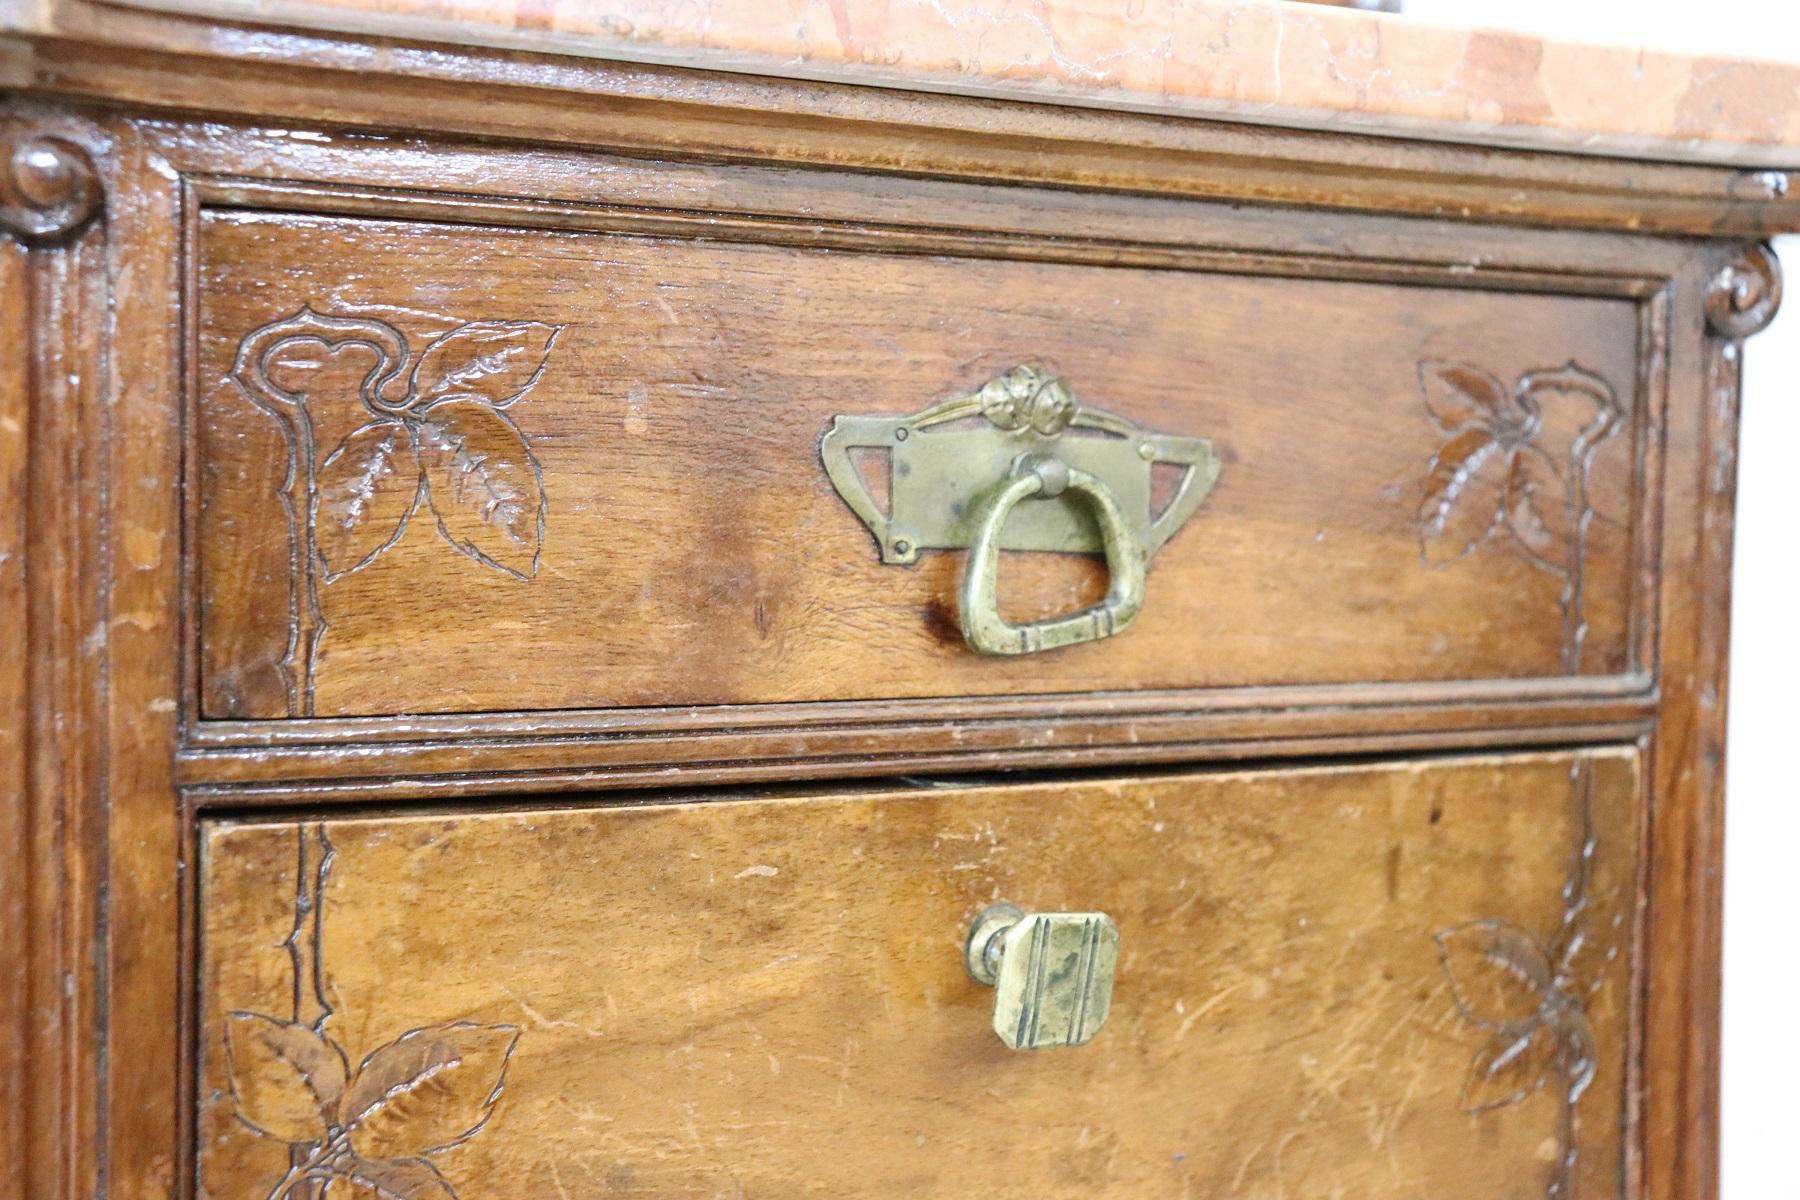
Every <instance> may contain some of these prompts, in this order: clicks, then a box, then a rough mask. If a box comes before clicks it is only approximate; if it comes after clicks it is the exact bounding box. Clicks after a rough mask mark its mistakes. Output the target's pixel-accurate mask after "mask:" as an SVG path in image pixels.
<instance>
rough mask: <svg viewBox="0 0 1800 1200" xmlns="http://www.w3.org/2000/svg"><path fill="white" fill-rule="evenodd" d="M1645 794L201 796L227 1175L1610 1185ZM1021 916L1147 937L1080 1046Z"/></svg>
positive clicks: (664, 1182) (1459, 783)
mask: <svg viewBox="0 0 1800 1200" xmlns="http://www.w3.org/2000/svg"><path fill="white" fill-rule="evenodd" d="M1639 796H1640V792H1639V784H1638V776H1637V760H1636V756H1635V755H1634V754H1632V753H1630V752H1625V751H1602V752H1594V753H1584V754H1578V755H1567V754H1555V755H1542V756H1525V757H1514V758H1505V757H1502V758H1494V759H1477V760H1472V761H1457V760H1452V761H1448V762H1443V763H1428V762H1419V763H1399V764H1394V765H1384V766H1366V767H1329V768H1318V769H1303V770H1294V771H1275V772H1263V771H1250V772H1243V773H1225V774H1213V775H1206V774H1200V775H1175V776H1161V777H1132V776H1126V777H1119V778H1101V779H1092V780H1085V781H1081V782H1077V783H1056V784H1030V785H1012V786H987V787H982V786H965V785H957V786H953V787H920V788H914V789H911V790H905V791H890V790H882V791H875V792H870V793H864V794H852V795H848V796H844V795H833V794H823V795H812V796H804V797H793V798H781V797H769V798H759V799H743V800H737V799H730V798H722V799H719V800H715V801H709V802H705V803H692V804H682V805H673V806H663V805H658V806H652V807H622V808H619V807H600V808H595V807H558V808H554V809H546V810H540V809H525V810H514V811H503V812H486V813H482V812H460V813H454V814H452V813H440V814H420V815H416V816H410V815H409V816H376V817H368V818H355V817H345V818H338V819H329V820H325V821H323V822H312V821H310V820H307V819H300V820H264V819H257V820H251V821H233V820H220V821H209V822H207V823H206V824H205V826H204V828H203V830H202V832H201V852H200V853H201V867H200V870H201V881H200V902H201V907H202V911H203V913H204V916H203V918H202V921H203V925H202V930H201V944H200V958H201V968H200V996H201V1008H200V1017H199V1027H198V1028H199V1038H200V1047H201V1056H202V1068H201V1072H200V1076H199V1079H198V1088H199V1097H200V1109H201V1119H200V1124H199V1133H200V1146H201V1160H200V1188H201V1194H202V1195H206V1196H218V1197H226V1196H242V1195H246V1194H251V1195H259V1196H260V1195H264V1194H267V1193H269V1189H270V1188H271V1187H274V1186H275V1185H276V1184H277V1182H278V1181H280V1180H281V1179H282V1178H283V1176H284V1174H285V1173H286V1171H287V1169H288V1167H289V1164H290V1145H291V1144H295V1143H298V1144H299V1149H298V1151H297V1153H296V1156H295V1161H300V1162H303V1163H313V1164H314V1166H315V1167H318V1169H319V1170H320V1172H321V1174H329V1173H330V1172H331V1170H332V1169H333V1168H329V1167H320V1166H319V1164H326V1163H331V1162H333V1161H334V1160H335V1161H338V1162H339V1163H340V1166H339V1167H338V1168H335V1169H337V1170H338V1171H339V1173H340V1174H342V1173H348V1174H350V1175H351V1176H356V1175H369V1176H379V1175H381V1174H383V1173H388V1174H394V1175H398V1174H400V1173H401V1171H402V1167H401V1165H400V1164H401V1163H402V1162H407V1163H410V1162H414V1161H420V1162H424V1163H428V1164H429V1170H431V1171H435V1172H436V1173H438V1174H439V1175H441V1178H442V1180H444V1181H446V1183H445V1184H444V1185H442V1186H443V1187H446V1188H448V1189H450V1190H453V1191H454V1192H455V1194H457V1195H462V1196H477V1195H489V1194H496V1193H502V1192H506V1193H512V1192H521V1191H529V1192H548V1193H550V1194H562V1193H564V1192H566V1193H567V1194H569V1195H607V1194H623V1195H639V1196H693V1195H714V1194H728V1195H743V1196H776V1195H786V1196H792V1195H811V1194H817V1195H832V1196H891V1195H895V1194H899V1193H905V1194H909V1195H924V1196H940V1195H941V1196H967V1195H970V1194H972V1193H979V1194H983V1195H995V1196H1019V1197H1024V1196H1040V1195H1058V1196H1061V1195H1067V1196H1077V1195H1080V1196H1093V1195H1121V1196H1124V1195H1152V1194H1155V1195H1164V1194H1168V1195H1185V1194H1189V1193H1190V1192H1191V1193H1192V1194H1194V1195H1237V1196H1253V1197H1274V1196H1279V1195H1290V1196H1291V1195H1313V1194H1319V1193H1322V1192H1330V1191H1331V1190H1334V1189H1342V1190H1343V1191H1344V1192H1345V1194H1356V1195H1363V1194H1367V1195H1377V1194H1379V1195H1414V1194H1416V1195H1430V1196H1440V1197H1463V1196H1467V1197H1481V1198H1483V1200H1494V1198H1499V1197H1535V1196H1543V1195H1564V1194H1567V1189H1568V1188H1569V1187H1570V1186H1571V1183H1572V1184H1573V1186H1574V1187H1575V1189H1576V1192H1577V1194H1592V1195H1600V1194H1607V1193H1609V1192H1611V1191H1612V1189H1614V1188H1615V1187H1616V1181H1617V1180H1618V1178H1619V1176H1620V1172H1621V1170H1622V1165H1623V1161H1624V1160H1623V1156H1624V1154H1625V1144H1624V1142H1623V1141H1622V1136H1621V1135H1622V1126H1621V1120H1620V1117H1621V1112H1622V1105H1623V1103H1624V1097H1625V1095H1626V1093H1627V1089H1628V1087H1629V1086H1630V1085H1629V1079H1630V1072H1631V1070H1632V1068H1631V1067H1630V1065H1629V1053H1628V1052H1629V1048H1630V1046H1631V1045H1632V1038H1633V1034H1632V1021H1633V1020H1634V1017H1633V1011H1634V1007H1633V1004H1632V994H1633V982H1632V981H1633V979H1634V978H1635V976H1634V971H1633V967H1632V964H1633V962H1634V961H1635V955H1634V951H1633V946H1634V945H1635V936H1636V935H1635V932H1634V929H1635V920H1634V913H1635V905H1634V896H1635V894H1636V888H1637V879H1638V869H1639V862H1640V859H1639V831H1640V826H1639V821H1640V814H1641V808H1640V802H1639ZM999 899H1008V900H1014V901H1017V902H1020V903H1022V904H1025V905H1027V906H1031V907H1035V908H1039V909H1051V910H1054V909H1067V910H1077V911H1079V910H1092V911H1101V912H1105V913H1107V914H1108V915H1110V916H1111V917H1112V918H1113V919H1114V920H1115V921H1116V922H1117V923H1118V926H1119V929H1120V935H1121V957H1120V961H1119V969H1118V974H1117V980H1116V984H1115V987H1114V993H1113V1003H1112V1012H1111V1016H1110V1018H1109V1020H1108V1022H1107V1024H1106V1025H1105V1026H1104V1027H1103V1028H1102V1029H1101V1030H1100V1032H1099V1034H1098V1035H1097V1036H1096V1037H1095V1039H1094V1040H1093V1041H1092V1042H1091V1043H1089V1044H1088V1045H1086V1046H1082V1047H1076V1048H1068V1049H1060V1050H1053V1051H1027V1052H1018V1051H1009V1050H1007V1049H1006V1048H1005V1047H1004V1046H1003V1045H1002V1044H1001V1043H1000V1041H999V1040H998V1039H997V1038H996V1037H995V1036H994V1033H993V1030H992V1028H991V1016H990V1014H991V1010H992V1005H993V993H992V992H991V991H990V990H989V989H986V988H983V987H981V986H979V985H977V984H975V983H974V982H973V981H971V980H970V979H969V977H968V976H967V974H966V973H965V969H964V966H963V961H962V947H961V941H962V938H963V935H964V933H965V931H966V930H967V928H968V926H969V923H970V921H971V920H972V919H973V917H974V916H975V914H976V913H977V912H979V911H980V910H981V909H982V908H983V907H984V906H986V905H987V904H989V903H992V902H994V901H996V900H999ZM290 934H295V936H294V937H292V938H290V937H289V935H290ZM284 943H285V944H284ZM296 971H298V972H299V974H298V982H296V978H297V977H296ZM426 1045H438V1046H441V1048H442V1053H443V1054H444V1055H445V1056H447V1057H446V1058H445V1061H446V1062H448V1064H449V1065H447V1066H442V1067H441V1068H427V1067H421V1066H419V1065H418V1064H419V1063H425V1062H437V1061H438V1060H437V1059H436V1058H433V1057H432V1056H431V1055H430V1054H427V1053H426V1052H425V1051H424V1050H423V1049H421V1047H423V1046H426ZM340 1049H341V1052H342V1054H343V1056H344V1057H343V1059H342V1060H340V1058H339V1051H340ZM415 1060H416V1061H415ZM345 1062H347V1063H348V1064H349V1066H350V1070H349V1072H348V1074H347V1075H346V1072H345V1068H344V1063H345ZM434 1070H435V1071H436V1073H432V1072H433V1071H434ZM415 1075H416V1076H420V1077H421V1078H420V1080H419V1082H417V1083H416V1084H415V1083H414V1082H413V1079H414V1076H415ZM425 1076H429V1078H424V1077H425ZM382 1092H386V1093H387V1094H388V1095H390V1096H391V1097H392V1099H391V1101H390V1104H391V1105H392V1107H391V1108H383V1109H379V1110H377V1111H375V1112H371V1113H370V1115H369V1116H367V1117H361V1116H359V1115H358V1114H360V1113H362V1112H363V1111H364V1110H365V1109H366V1108H367V1107H368V1106H367V1105H366V1104H365V1103H364V1101H363V1100H361V1099H359V1097H364V1096H366V1095H370V1094H380V1093H382ZM321 1103H323V1104H324V1105H325V1108H326V1111H327V1114H328V1115H326V1116H321V1115H320V1112H319V1106H320V1104H321ZM334 1105H336V1107H333V1106H334ZM327 1123H332V1124H342V1125H344V1126H347V1132H346V1133H345V1134H344V1135H343V1137H342V1139H341V1144H340V1145H338V1146H337V1147H336V1148H335V1149H333V1148H331V1146H330V1142H331V1139H330V1138H328V1136H327V1135H326V1133H325V1128H326V1125H327ZM246 1126H249V1128H247V1127H246ZM257 1131H260V1133H259V1132H257ZM344 1146H348V1147H349V1148H350V1149H349V1153H350V1154H352V1155H354V1156H355V1157H356V1159H357V1162H356V1164H355V1165H347V1162H348V1160H344V1159H341V1158H337V1157H336V1156H339V1155H342V1154H343V1153H344V1152H345V1151H344ZM321 1147H324V1148H323V1149H321ZM434 1147H437V1148H438V1149H436V1150H435V1151H433V1148H434ZM428 1151H433V1152H431V1153H427V1152H428ZM378 1159H386V1160H387V1161H386V1162H385V1163H382V1162H377V1161H376V1160H378ZM407 1169H413V1170H423V1169H426V1168H422V1167H421V1168H411V1167H409V1168H407ZM1559 1187H1560V1188H1561V1189H1563V1190H1561V1191H1555V1190H1549V1189H1552V1188H1559ZM333 1191H335V1185H334V1186H333V1187H331V1188H328V1189H327V1194H328V1195H329V1194H332V1192H333ZM398 1194H401V1195H406V1194H408V1193H407V1192H406V1191H401V1192H399V1193H398ZM413 1194H424V1193H423V1192H419V1193H413ZM430 1194H432V1195H441V1194H443V1193H442V1191H441V1190H439V1189H437V1188H435V1187H434V1189H433V1190H432V1191H431V1192H430Z"/></svg>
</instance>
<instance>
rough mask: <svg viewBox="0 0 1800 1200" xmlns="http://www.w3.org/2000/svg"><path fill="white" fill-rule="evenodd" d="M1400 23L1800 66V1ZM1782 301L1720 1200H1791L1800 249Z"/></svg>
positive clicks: (1741, 563) (1612, 2)
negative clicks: (1788, 759)
mask: <svg viewBox="0 0 1800 1200" xmlns="http://www.w3.org/2000/svg"><path fill="white" fill-rule="evenodd" d="M1403 6H1404V10H1405V12H1406V13H1407V15H1408V16H1409V17H1411V18H1416V19H1420V20H1427V21H1432V22H1437V23H1444V24H1455V25H1485V26H1490V27H1498V28H1507V29H1523V30H1529V31H1531V32H1535V33H1543V34H1547V35H1549V36H1551V37H1556V38H1561V39H1567V40H1577V41H1596V42H1606V43H1629V44H1635V45H1641V46H1650V47H1654V48H1658V49H1671V50H1680V51H1686V52H1690V53H1703V54H1734V55H1752V56H1755V57H1759V58H1777V59H1784V60H1788V61H1793V62H1800V0H1403ZM1777 249H1778V250H1780V251H1781V252H1782V257H1783V259H1784V260H1785V262H1786V264H1787V268H1788V281H1789V285H1790V286H1789V289H1788V297H1789V298H1788V304H1787V307H1786V309H1785V310H1784V311H1783V312H1782V313H1780V314H1779V315H1778V316H1777V317H1776V319H1775V323H1774V324H1773V325H1771V326H1770V327H1769V328H1768V329H1767V330H1766V331H1764V332H1763V333H1762V334H1761V335H1760V336H1759V337H1757V338H1756V339H1755V340H1753V341H1751V342H1750V343H1749V345H1748V347H1747V348H1746V353H1745V364H1746V365H1745V378H1744V424H1743V452H1742V457H1741V458H1740V460H1739V466H1738V472H1739V473H1738V503H1739V506H1740V507H1739V515H1738V533H1737V565H1736V575H1737V580H1736V599H1735V601H1734V602H1733V605H1732V631H1731V635H1732V652H1731V689H1732V691H1731V708H1730V728H1729V738H1730V748H1729V752H1728V754H1727V759H1726V789H1725V795H1726V808H1727V813H1728V816H1727V820H1726V834H1725V860H1726V869H1725V1064H1724V1081H1723V1093H1724V1094H1723V1097H1722V1105H1723V1114H1722V1117H1723V1121H1724V1135H1723V1136H1724V1148H1723V1159H1724V1161H1723V1164H1722V1174H1723V1190H1722V1200H1800V1165H1796V1163H1795V1160H1794V1147H1795V1144H1796V1142H1797V1141H1800V1101H1796V1099H1795V1083H1794V1081H1795V1080H1796V1079H1800V1021H1796V1020H1795V1018H1796V1016H1797V1015H1800V1013H1797V1011H1796V1010H1797V1008H1800V996H1797V993H1796V988H1795V985H1796V983H1800V966H1797V965H1796V963H1797V961H1800V954H1797V953H1796V952H1797V951H1800V925H1797V922H1796V917H1800V860H1796V858H1795V857H1794V853H1795V850H1796V848H1800V803H1796V800H1800V796H1796V791H1797V789H1796V787H1795V786H1794V783H1793V780H1794V778H1795V772H1794V771H1793V770H1792V769H1791V768H1789V767H1788V766H1787V764H1786V763H1784V762H1783V758H1784V752H1785V750H1786V749H1787V748H1788V746H1789V745H1790V744H1791V742H1792V741H1793V739H1794V738H1795V736H1796V734H1795V731H1793V730H1789V729H1787V728H1785V725H1786V718H1787V717H1788V716H1789V711H1790V710H1787V708H1786V705H1785V704H1784V688H1785V687H1786V686H1789V685H1790V681H1792V680H1794V679H1795V678H1797V677H1800V622H1795V621H1792V620H1790V619H1789V618H1791V617H1792V616H1793V615H1794V614H1795V611H1796V606H1795V602H1794V589H1795V587H1796V585H1797V584H1800V571H1797V570H1796V569H1795V566H1794V557H1795V551H1796V549H1800V536H1796V532H1795V520H1796V517H1800V502H1797V500H1796V494H1797V491H1796V480H1795V479H1794V477H1793V475H1792V474H1791V472H1793V467H1792V465H1791V461H1790V456H1791V454H1792V453H1793V451H1792V449H1791V448H1792V447H1795V446H1800V237H1793V238H1786V239H1783V240H1782V241H1781V242H1778V243H1777Z"/></svg>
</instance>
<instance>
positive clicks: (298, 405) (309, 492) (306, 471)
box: [231, 308, 407, 717]
mask: <svg viewBox="0 0 1800 1200" xmlns="http://www.w3.org/2000/svg"><path fill="white" fill-rule="evenodd" d="M303 343H312V344H314V345H320V346H324V347H325V348H326V349H328V350H331V351H336V350H338V349H340V348H342V347H345V346H360V347H363V348H366V349H368V350H369V351H371V352H372V353H373V354H374V355H375V359H376V365H375V367H374V369H373V370H371V371H370V373H369V377H368V379H367V381H366V382H365V385H364V395H365V398H367V397H370V396H374V397H379V396H380V394H381V393H382V391H383V390H384V389H385V388H387V387H389V386H390V385H392V384H393V383H395V382H396V381H397V380H399V378H400V376H401V373H402V371H403V369H404V367H405V364H406V361H407V351H406V339H405V338H403V337H402V336H401V335H400V333H399V331H398V330H396V329H394V328H393V327H392V326H390V325H388V324H387V323H385V322H383V321H376V320H373V319H363V318H354V317H326V316H320V315H319V314H318V313H315V312H313V311H312V309H310V308H302V309H301V310H300V311H299V312H297V313H295V314H294V315H293V316H291V317H288V318H287V319H285V320H282V321H277V322H275V323H273V324H270V325H264V326H263V327H262V328H260V329H256V330H253V331H251V332H250V333H249V334H247V335H245V337H244V340H243V341H242V342H241V343H239V345H238V352H237V359H236V360H235V361H234V362H233V363H232V366H231V378H232V380H233V381H234V382H235V383H236V384H237V385H238V387H239V388H241V389H242V390H243V393H244V395H246V396H247V397H249V399H250V402H251V403H252V404H254V405H256V406H257V407H258V408H260V409H262V410H263V411H264V412H266V413H268V414H269V415H270V416H272V417H274V418H275V420H276V421H277V422H278V423H279V424H280V425H281V432H282V437H283V438H284V439H285V440H286V442H287V454H288V472H287V477H286V478H285V479H283V480H282V483H281V503H282V507H283V509H284V510H285V511H286V514H287V521H288V552H289V557H290V561H289V573H288V579H289V584H288V644H287V652H286V654H285V655H284V656H283V657H282V660H281V674H282V682H283V683H284V684H285V685H286V688H287V694H288V713H289V715H290V716H302V717H310V716H312V715H313V682H314V677H315V675H316V673H317V668H318V659H319V644H320V642H321V641H322V640H323V639H324V636H325V630H326V628H327V627H328V626H327V623H326V620H325V610H324V608H323V606H322V605H321V603H320V600H319V556H318V553H317V550H316V543H315V533H316V531H317V528H318V509H319V482H318V473H317V465H318V464H317V458H318V450H317V444H316V442H315V440H314V439H315V434H314V432H313V423H312V413H311V412H310V411H309V410H308V408H307V397H306V396H305V395H304V394H302V393H299V392H290V391H287V390H285V389H284V388H282V387H281V386H280V385H278V384H277V383H276V382H275V381H274V380H272V379H270V378H269V368H270V367H271V366H273V365H275V364H276V362H277V360H278V358H279V357H280V355H281V353H282V351H283V350H284V349H286V348H288V347H290V346H293V345H298V344H303Z"/></svg>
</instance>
